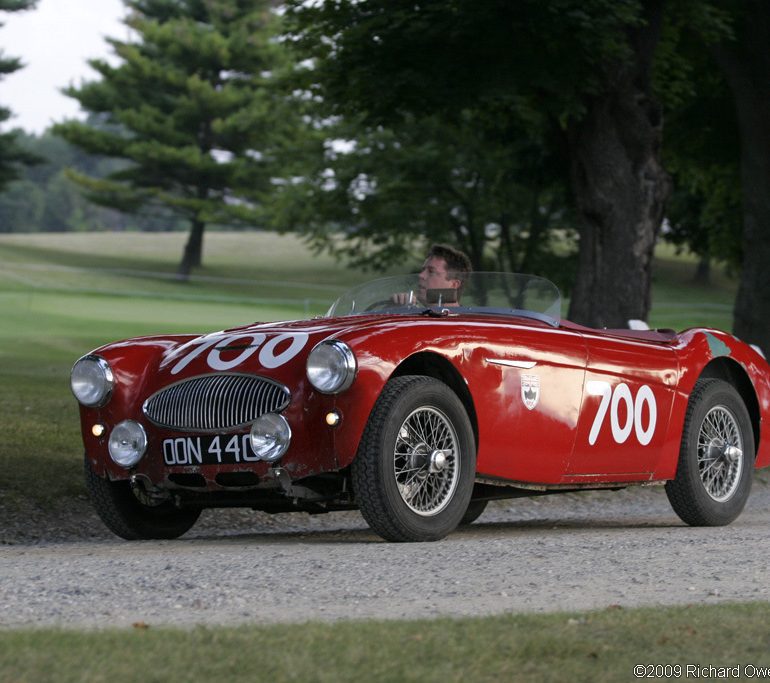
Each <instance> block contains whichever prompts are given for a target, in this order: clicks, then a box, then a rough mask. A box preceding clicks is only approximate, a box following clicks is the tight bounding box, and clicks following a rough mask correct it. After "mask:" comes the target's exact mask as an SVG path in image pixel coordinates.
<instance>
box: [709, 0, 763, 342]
mask: <svg viewBox="0 0 770 683" xmlns="http://www.w3.org/2000/svg"><path fill="white" fill-rule="evenodd" d="M744 8H745V10H746V16H745V21H744V22H743V23H742V25H741V24H739V25H738V26H736V28H737V30H738V32H739V35H740V37H741V39H740V41H738V44H732V45H729V46H728V45H720V46H717V47H716V48H714V50H713V52H714V55H715V57H716V59H717V62H718V64H719V66H720V68H721V69H722V71H723V72H724V74H725V77H726V78H727V82H728V83H729V84H730V88H731V90H732V92H733V96H734V99H735V108H736V112H737V115H738V127H739V132H740V140H741V189H742V192H743V237H742V246H743V262H742V267H741V279H740V284H739V286H738V295H737V297H736V299H735V307H734V309H733V331H734V332H735V334H736V335H737V336H738V337H740V338H741V339H743V340H744V341H747V342H750V343H753V344H757V345H759V346H760V347H761V348H762V349H763V350H764V351H765V352H766V353H768V352H770V268H768V264H770V100H769V99H768V89H770V52H769V51H768V45H770V5H768V4H767V2H766V1H765V0H753V1H747V2H745V3H744Z"/></svg>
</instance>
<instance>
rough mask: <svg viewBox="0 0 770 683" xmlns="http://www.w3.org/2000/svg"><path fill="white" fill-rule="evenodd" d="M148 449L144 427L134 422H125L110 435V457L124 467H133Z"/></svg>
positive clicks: (119, 424) (117, 426) (120, 423)
mask: <svg viewBox="0 0 770 683" xmlns="http://www.w3.org/2000/svg"><path fill="white" fill-rule="evenodd" d="M146 449H147V434H145V431H144V427H142V425H140V424H139V423H138V422H134V421H133V420H123V422H119V423H118V424H116V425H115V429H113V430H112V434H110V442H109V450H110V457H111V458H112V459H113V460H114V461H115V462H116V463H118V465H121V466H122V467H126V468H128V467H133V466H134V465H136V463H138V462H139V460H140V458H141V457H142V456H143V455H144V452H145V450H146Z"/></svg>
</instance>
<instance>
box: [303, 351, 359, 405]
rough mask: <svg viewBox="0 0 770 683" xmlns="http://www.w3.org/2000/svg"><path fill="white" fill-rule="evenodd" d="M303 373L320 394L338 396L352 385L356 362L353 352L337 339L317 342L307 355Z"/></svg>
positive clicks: (356, 366)
mask: <svg viewBox="0 0 770 683" xmlns="http://www.w3.org/2000/svg"><path fill="white" fill-rule="evenodd" d="M305 372H306V374H307V378H308V381H309V382H310V384H311V385H312V386H313V387H314V388H315V389H316V390H317V391H320V392H321V393H322V394H339V393H341V392H343V391H345V390H346V389H348V388H349V387H350V385H351V384H353V380H354V379H355V378H356V373H357V372H358V362H357V361H356V355H355V354H354V353H353V350H352V349H351V348H350V347H349V346H348V345H347V344H346V343H345V342H341V341H339V340H337V339H327V340H325V341H322V342H319V343H318V344H316V345H315V346H314V347H313V350H312V351H311V352H310V353H309V354H308V357H307V362H306V364H305Z"/></svg>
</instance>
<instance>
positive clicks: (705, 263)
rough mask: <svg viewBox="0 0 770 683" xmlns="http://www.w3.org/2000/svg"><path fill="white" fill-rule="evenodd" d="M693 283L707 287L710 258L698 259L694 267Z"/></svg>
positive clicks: (709, 277) (709, 275)
mask: <svg viewBox="0 0 770 683" xmlns="http://www.w3.org/2000/svg"><path fill="white" fill-rule="evenodd" d="M693 282H694V283H695V284H696V285H707V284H709V283H710V282H711V257H710V256H701V257H700V258H698V265H697V266H695V275H694V276H693Z"/></svg>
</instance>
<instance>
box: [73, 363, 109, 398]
mask: <svg viewBox="0 0 770 683" xmlns="http://www.w3.org/2000/svg"><path fill="white" fill-rule="evenodd" d="M114 386H115V375H114V374H113V372H112V368H111V367H110V364H109V363H108V362H107V361H106V360H104V358H102V357H101V356H96V355H94V354H88V355H86V356H83V357H82V358H79V359H78V360H77V361H75V364H74V365H73V366H72V370H71V371H70V390H71V391H72V395H73V396H74V397H75V398H76V399H77V400H78V402H79V403H80V404H81V405H84V406H86V407H87V408H99V407H101V406H103V405H105V404H106V403H107V402H108V401H109V400H110V396H111V395H112V388H113V387H114Z"/></svg>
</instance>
